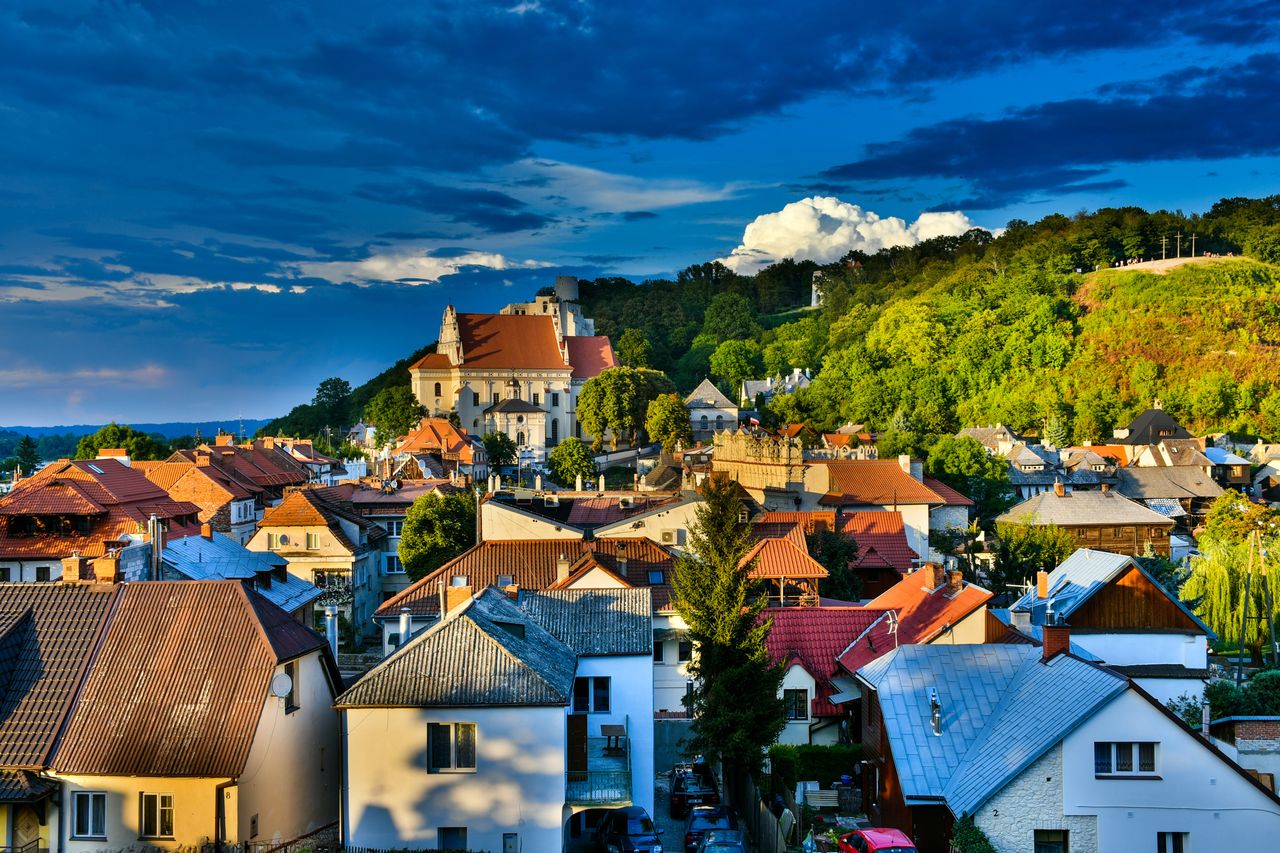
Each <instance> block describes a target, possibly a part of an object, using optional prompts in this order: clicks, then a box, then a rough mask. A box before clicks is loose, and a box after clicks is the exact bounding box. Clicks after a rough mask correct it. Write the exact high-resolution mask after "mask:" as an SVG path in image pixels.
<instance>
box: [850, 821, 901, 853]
mask: <svg viewBox="0 0 1280 853" xmlns="http://www.w3.org/2000/svg"><path fill="white" fill-rule="evenodd" d="M840 853H916V845H915V842H913V841H912V840H911V839H910V838H907V836H906V835H905V834H904V833H903V832H902V830H899V829H882V828H879V827H877V828H875V829H855V830H854V831H853V832H850V833H848V834H846V835H842V836H840Z"/></svg>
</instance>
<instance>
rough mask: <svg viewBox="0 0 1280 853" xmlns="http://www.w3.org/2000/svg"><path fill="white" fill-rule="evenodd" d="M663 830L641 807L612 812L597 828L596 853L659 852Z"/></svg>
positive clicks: (612, 810)
mask: <svg viewBox="0 0 1280 853" xmlns="http://www.w3.org/2000/svg"><path fill="white" fill-rule="evenodd" d="M661 835H662V830H661V829H657V828H655V827H654V825H653V821H652V820H651V819H650V818H649V813H648V812H647V811H645V810H644V808H643V807H641V806H627V807H626V808H621V809H611V810H609V811H608V812H606V813H605V816H604V817H603V818H602V819H601V821H600V825H599V826H597V827H596V850H597V851H598V853H662V839H661V837H660V836H661Z"/></svg>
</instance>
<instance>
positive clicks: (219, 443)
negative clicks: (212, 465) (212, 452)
mask: <svg viewBox="0 0 1280 853" xmlns="http://www.w3.org/2000/svg"><path fill="white" fill-rule="evenodd" d="M234 437H235V436H233V435H232V434H231V433H229V432H220V433H218V434H217V435H216V436H214V438H213V446H214V447H230V446H231V440H232V439H233V438H234Z"/></svg>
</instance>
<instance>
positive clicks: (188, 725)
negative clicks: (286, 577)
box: [53, 581, 327, 778]
mask: <svg viewBox="0 0 1280 853" xmlns="http://www.w3.org/2000/svg"><path fill="white" fill-rule="evenodd" d="M119 589H120V592H119V601H118V603H117V604H116V608H115V610H114V612H113V613H112V615H111V618H110V621H109V623H108V626H107V630H106V635H105V636H104V637H103V640H102V645H101V647H100V649H99V651H98V653H97V654H96V656H95V657H94V660H93V665H92V666H91V667H90V669H89V674H88V676H87V677H86V679H85V681H84V686H83V688H82V690H81V692H80V697H79V699H78V700H77V702H76V706H75V708H74V709H73V710H72V712H71V715H70V720H69V722H68V724H67V728H66V733H65V734H64V736H63V738H62V742H61V745H60V747H59V748H58V754H57V755H56V756H55V758H54V762H53V767H54V769H55V770H57V771H58V772H60V773H66V774H87V775H106V776H205V777H209V776H223V777H232V778H234V777H237V776H239V775H240V774H241V773H242V772H243V771H244V769H245V762H246V760H247V759H248V757H249V750H250V747H251V746H252V745H253V739H254V736H255V734H256V733H257V730H258V724H259V722H260V720H261V717H262V711H263V706H264V703H265V702H266V700H267V696H268V691H269V687H270V683H271V679H272V677H273V675H274V674H275V670H276V667H277V666H278V665H279V664H280V663H283V662H284V661H286V660H289V659H292V658H295V657H298V656H300V655H303V654H306V653H308V652H312V651H324V650H325V649H326V648H327V647H326V645H325V641H324V639H323V638H321V637H320V636H319V635H317V634H315V633H314V632H312V631H309V630H308V629H307V628H305V627H304V626H302V625H301V624H299V623H298V622H297V621H296V620H294V619H292V618H290V617H289V616H288V615H287V614H285V613H284V612H283V611H282V610H280V608H278V607H275V606H274V605H272V604H271V603H270V602H268V601H267V600H266V599H264V598H262V597H261V596H259V595H258V594H257V593H255V592H252V591H250V590H247V589H246V588H245V586H244V584H242V583H241V582H240V581H201V582H192V581H148V582H145V583H131V584H124V585H122V586H121V587H120V588H119ZM229 650H233V651H234V653H233V654H232V653H229ZM324 654H326V655H327V652H324Z"/></svg>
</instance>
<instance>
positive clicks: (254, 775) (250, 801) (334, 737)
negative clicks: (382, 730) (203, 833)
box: [227, 652, 342, 844]
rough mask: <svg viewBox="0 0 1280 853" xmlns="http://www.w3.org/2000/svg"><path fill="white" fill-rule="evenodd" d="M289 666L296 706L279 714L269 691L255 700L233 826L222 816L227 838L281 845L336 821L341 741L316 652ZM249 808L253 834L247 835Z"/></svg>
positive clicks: (278, 705)
mask: <svg viewBox="0 0 1280 853" xmlns="http://www.w3.org/2000/svg"><path fill="white" fill-rule="evenodd" d="M277 671H279V672H283V671H284V667H283V666H281V667H278V670H277ZM296 671H297V680H296V682H295V684H294V688H295V692H296V696H297V698H296V702H297V705H298V707H297V709H296V710H295V711H293V712H292V713H286V712H285V707H284V700H282V699H279V698H277V697H275V696H268V697H267V699H266V702H265V703H264V705H263V711H262V718H261V720H260V721H259V723H258V731H257V733H256V734H255V736H254V739H253V747H252V749H251V750H250V752H249V759H248V761H247V762H245V769H244V772H243V773H242V774H241V776H240V779H239V809H238V810H239V821H238V825H237V826H236V827H234V828H233V827H232V826H230V823H229V822H228V823H229V825H228V827H227V830H228V832H227V834H228V836H230V837H229V838H228V840H230V841H233V842H234V841H246V840H250V841H255V842H270V843H272V844H283V843H286V842H288V841H291V840H293V839H295V838H297V837H298V836H301V835H305V834H306V833H308V832H312V831H314V830H316V829H319V828H320V827H322V826H324V825H326V824H329V823H332V822H333V821H335V820H336V819H337V815H338V799H339V798H338V793H339V785H340V781H341V780H340V776H339V762H340V760H341V757H342V755H341V750H342V747H341V744H340V742H339V740H338V713H337V711H335V710H334V709H333V698H334V693H333V690H332V688H331V687H330V684H329V680H328V678H327V677H326V674H325V671H324V667H323V666H322V665H321V663H320V654H319V653H318V652H312V653H311V654H309V655H307V656H306V657H304V658H300V659H298V661H297V670H296ZM254 814H256V815H258V834H257V835H256V836H251V835H250V826H249V821H250V818H251V817H252V816H253V815H254ZM233 832H234V833H235V834H234V835H232V833H233Z"/></svg>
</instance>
